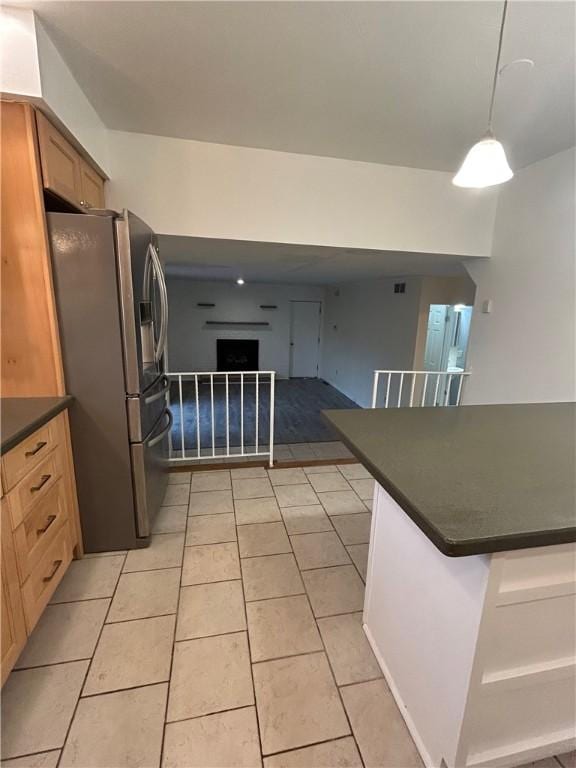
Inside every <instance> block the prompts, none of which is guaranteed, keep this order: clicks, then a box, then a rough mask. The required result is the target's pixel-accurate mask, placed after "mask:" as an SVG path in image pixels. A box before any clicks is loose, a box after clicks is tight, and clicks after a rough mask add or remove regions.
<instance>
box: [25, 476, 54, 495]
mask: <svg viewBox="0 0 576 768" xmlns="http://www.w3.org/2000/svg"><path fill="white" fill-rule="evenodd" d="M51 477H52V475H42V478H41V480H40V482H39V483H38V485H33V486H32V488H30V493H36V491H39V490H41V489H42V488H43V486H45V485H46V483H47V482H48V480H50V478H51Z"/></svg>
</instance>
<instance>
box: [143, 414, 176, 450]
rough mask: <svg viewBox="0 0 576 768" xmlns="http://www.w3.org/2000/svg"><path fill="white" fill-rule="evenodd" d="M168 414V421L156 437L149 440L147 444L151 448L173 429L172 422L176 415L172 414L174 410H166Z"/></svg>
mask: <svg viewBox="0 0 576 768" xmlns="http://www.w3.org/2000/svg"><path fill="white" fill-rule="evenodd" d="M166 415H167V416H168V423H167V424H166V426H165V427H164V429H163V430H162V432H160V433H159V434H158V435H156V437H153V438H152V439H151V440H147V442H146V444H147V446H148V447H149V448H152V447H153V446H154V445H156V444H157V443H159V442H160V441H161V440H163V439H164V436H165V435H166V433H167V432H169V431H170V430H171V429H172V423H173V422H174V417H173V416H172V411H168V410H167V411H166Z"/></svg>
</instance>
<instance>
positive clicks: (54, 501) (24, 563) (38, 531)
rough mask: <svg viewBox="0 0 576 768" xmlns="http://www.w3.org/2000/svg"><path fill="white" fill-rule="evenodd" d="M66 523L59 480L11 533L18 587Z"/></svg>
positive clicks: (63, 497) (63, 499) (62, 491)
mask: <svg viewBox="0 0 576 768" xmlns="http://www.w3.org/2000/svg"><path fill="white" fill-rule="evenodd" d="M66 520H68V509H67V504H66V489H65V487H64V479H63V478H60V479H59V480H57V481H56V483H55V484H54V485H52V486H51V487H50V489H49V490H48V491H47V492H46V493H45V494H44V496H43V497H42V499H40V501H39V502H38V503H37V504H34V506H33V507H32V509H31V510H30V511H29V512H28V514H27V515H26V517H25V518H24V522H23V523H21V524H20V525H19V526H18V528H16V530H15V531H14V546H15V549H16V559H17V561H18V572H19V574H20V583H21V584H23V583H24V582H25V581H26V579H27V578H28V576H29V575H30V573H31V572H32V571H33V569H34V568H35V567H36V565H37V564H38V562H39V561H40V560H41V559H42V556H43V555H44V554H45V553H46V551H47V549H48V548H49V547H50V545H51V544H52V542H53V541H54V539H55V538H56V536H57V535H58V531H59V530H60V528H61V527H62V525H63V524H64V522H65V521H66Z"/></svg>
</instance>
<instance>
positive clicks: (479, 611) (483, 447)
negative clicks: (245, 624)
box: [325, 403, 576, 767]
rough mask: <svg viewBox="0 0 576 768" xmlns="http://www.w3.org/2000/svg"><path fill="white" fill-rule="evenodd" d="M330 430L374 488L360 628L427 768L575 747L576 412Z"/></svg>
mask: <svg viewBox="0 0 576 768" xmlns="http://www.w3.org/2000/svg"><path fill="white" fill-rule="evenodd" d="M325 416H326V417H327V419H328V421H329V423H330V424H331V425H332V426H333V427H335V428H336V429H337V430H338V432H339V433H340V435H341V437H342V439H343V440H344V442H345V443H346V444H347V446H348V447H349V448H350V450H351V451H352V452H353V453H354V454H355V455H356V456H357V457H358V459H359V460H360V461H361V462H362V463H363V464H364V466H365V467H366V468H367V469H368V470H369V471H370V472H371V474H372V475H373V477H374V478H375V479H376V482H377V486H376V493H375V498H374V509H373V518H372V530H371V538H370V553H369V559H368V576H367V584H366V600H365V605H364V628H365V632H366V634H367V637H368V639H369V641H370V643H371V645H372V648H373V650H374V652H375V654H376V656H377V658H378V661H379V663H380V666H381V667H382V670H383V672H384V675H385V677H386V679H387V681H388V684H389V686H390V689H391V691H392V693H393V695H394V697H395V699H396V701H397V703H398V706H399V707H400V710H401V712H402V714H403V716H404V718H405V720H406V723H407V725H408V727H409V729H410V731H411V733H412V736H413V738H414V740H415V742H416V745H417V746H418V749H419V751H420V754H421V756H422V758H423V760H424V762H425V764H426V765H427V766H440V765H447V766H450V767H452V766H478V767H480V766H486V767H488V766H514V765H520V764H524V763H527V762H529V761H531V760H537V759H539V758H544V757H547V756H551V755H554V754H559V753H562V752H567V751H569V750H571V749H574V747H575V746H576V726H575V722H576V717H575V716H576V700H575V699H576V693H575V691H576V687H575V679H574V672H575V658H574V654H575V645H576V637H575V627H576V603H575V593H576V567H575V566H576V547H575V544H574V542H575V541H576V519H575V518H576V507H575V499H576V489H575V473H574V467H575V434H576V431H575V426H576V406H575V405H574V404H573V403H551V404H542V405H494V406H464V407H457V408H413V409H410V408H400V409H389V410H362V411H327V412H325Z"/></svg>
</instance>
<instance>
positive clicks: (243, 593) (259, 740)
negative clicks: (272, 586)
mask: <svg viewBox="0 0 576 768" xmlns="http://www.w3.org/2000/svg"><path fill="white" fill-rule="evenodd" d="M234 523H235V525H236V550H237V552H238V569H239V571H240V583H241V587H240V588H241V590H242V607H243V609H244V621H245V623H246V641H247V644H248V664H249V665H250V680H251V681H252V696H253V697H254V714H255V717H256V731H257V733H258V744H259V746H260V765H263V762H264V753H263V749H262V729H261V727H260V713H259V712H258V701H257V699H256V684H255V682H254V670H253V665H252V645H251V643H250V630H249V628H248V610H247V608H246V605H247V603H246V593H245V591H244V579H243V578H242V563H241V557H240V542H239V541H238V525H237V524H236V508H234Z"/></svg>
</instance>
